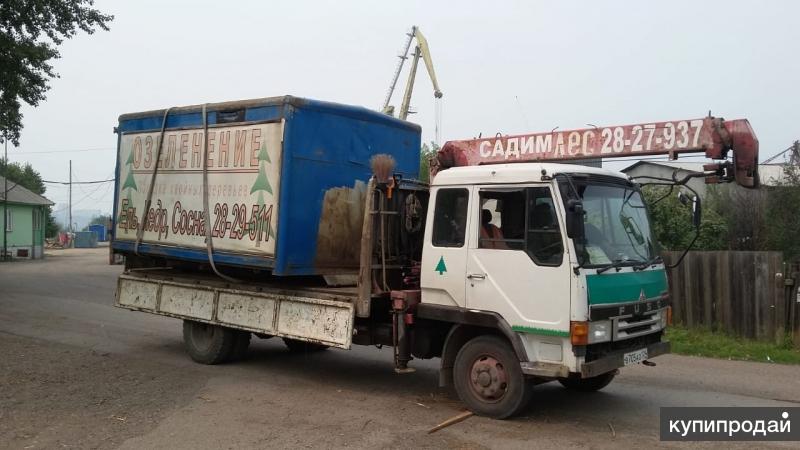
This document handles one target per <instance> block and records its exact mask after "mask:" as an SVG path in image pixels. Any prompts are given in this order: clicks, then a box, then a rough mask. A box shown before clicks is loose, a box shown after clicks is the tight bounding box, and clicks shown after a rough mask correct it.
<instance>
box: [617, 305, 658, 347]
mask: <svg viewBox="0 0 800 450" xmlns="http://www.w3.org/2000/svg"><path fill="white" fill-rule="evenodd" d="M660 329H661V317H660V316H659V315H658V314H656V312H655V311H653V312H652V313H649V314H645V315H642V316H629V317H618V318H616V319H613V330H614V331H613V335H612V336H613V337H612V339H613V340H615V341H619V340H623V339H631V338H634V337H638V336H642V335H645V334H648V333H653V332H655V331H658V330H660Z"/></svg>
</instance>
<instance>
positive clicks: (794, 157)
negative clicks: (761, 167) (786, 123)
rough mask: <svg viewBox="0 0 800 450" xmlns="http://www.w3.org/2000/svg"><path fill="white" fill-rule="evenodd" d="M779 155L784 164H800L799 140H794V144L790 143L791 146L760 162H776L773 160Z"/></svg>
mask: <svg viewBox="0 0 800 450" xmlns="http://www.w3.org/2000/svg"><path fill="white" fill-rule="evenodd" d="M781 157H782V158H783V161H784V163H786V164H790V165H792V166H797V165H800V141H794V144H792V146H791V147H789V148H787V149H786V150H784V151H782V152H780V153H778V154H777V155H775V156H773V157H772V158H769V159H767V160H766V161H764V162H763V163H762V164H777V163H776V162H775V161H777V160H778V159H779V158H781Z"/></svg>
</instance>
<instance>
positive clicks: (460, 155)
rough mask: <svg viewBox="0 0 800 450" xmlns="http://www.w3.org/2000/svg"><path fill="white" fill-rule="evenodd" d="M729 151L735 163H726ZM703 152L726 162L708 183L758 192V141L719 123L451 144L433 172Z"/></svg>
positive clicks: (737, 123)
mask: <svg viewBox="0 0 800 450" xmlns="http://www.w3.org/2000/svg"><path fill="white" fill-rule="evenodd" d="M729 151H730V152H731V155H730V156H731V159H732V161H731V160H727V158H728V156H729V155H728V152H729ZM701 152H702V153H705V154H706V157H708V158H709V159H713V160H725V161H723V162H720V163H716V164H709V165H707V166H705V169H706V170H707V171H715V172H717V173H716V176H717V178H716V179H714V178H711V179H710V180H709V181H711V182H713V181H734V180H735V181H736V182H737V183H738V184H740V185H741V186H744V187H757V185H758V139H757V138H756V135H755V133H754V132H753V129H752V127H751V126H750V122H748V121H747V119H739V120H723V119H719V118H715V117H706V118H704V119H695V120H675V121H670V122H653V123H641V124H634V125H622V126H613V127H601V128H598V127H595V128H584V129H580V130H567V131H555V130H554V131H550V132H545V133H534V134H523V135H516V136H500V135H498V136H495V137H489V138H481V139H470V140H463V141H449V142H446V143H445V144H444V146H443V147H442V148H441V150H439V153H438V154H437V163H438V164H437V167H436V169H434V170H442V169H446V168H448V167H456V166H475V165H481V164H499V163H510V162H558V161H570V160H581V159H587V158H618V157H623V156H628V157H630V156H639V155H641V156H645V155H668V156H669V157H670V159H677V155H678V154H680V153H701Z"/></svg>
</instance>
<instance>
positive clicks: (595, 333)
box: [589, 320, 611, 344]
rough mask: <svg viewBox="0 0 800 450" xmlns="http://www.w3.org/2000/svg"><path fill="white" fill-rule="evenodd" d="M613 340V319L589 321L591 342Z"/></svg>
mask: <svg viewBox="0 0 800 450" xmlns="http://www.w3.org/2000/svg"><path fill="white" fill-rule="evenodd" d="M610 340H611V321H609V320H603V321H600V322H589V343H590V344H594V343H597V342H607V341H610Z"/></svg>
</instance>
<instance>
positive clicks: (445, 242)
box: [432, 188, 469, 247]
mask: <svg viewBox="0 0 800 450" xmlns="http://www.w3.org/2000/svg"><path fill="white" fill-rule="evenodd" d="M468 203H469V191H468V190H466V189H463V188H454V189H439V191H438V192H437V193H436V206H435V208H436V211H435V213H434V216H433V237H432V243H433V245H434V246H435V247H463V246H464V237H465V236H466V232H467V205H468Z"/></svg>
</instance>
